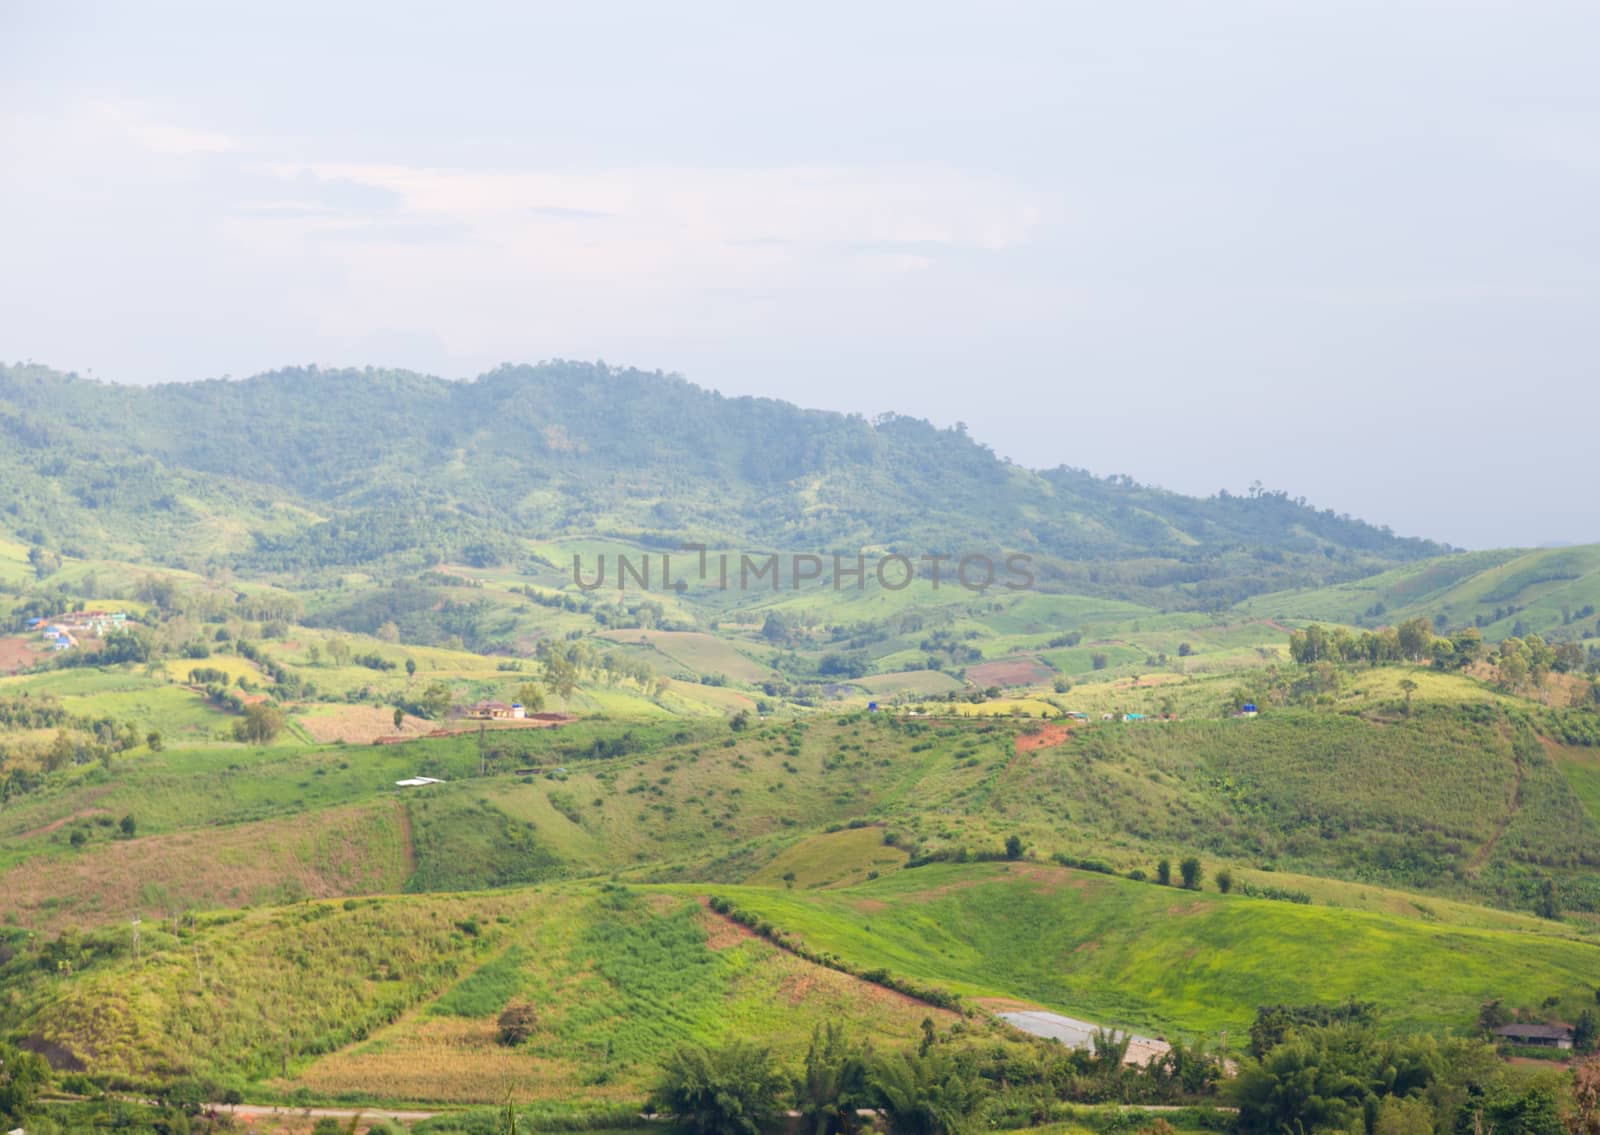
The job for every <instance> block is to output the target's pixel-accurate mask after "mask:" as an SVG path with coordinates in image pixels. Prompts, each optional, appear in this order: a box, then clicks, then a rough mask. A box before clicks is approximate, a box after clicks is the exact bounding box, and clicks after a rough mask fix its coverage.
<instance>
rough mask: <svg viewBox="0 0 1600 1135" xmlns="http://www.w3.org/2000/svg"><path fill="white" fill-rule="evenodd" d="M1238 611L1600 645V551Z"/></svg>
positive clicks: (1451, 563)
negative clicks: (1418, 623) (1427, 622)
mask: <svg viewBox="0 0 1600 1135" xmlns="http://www.w3.org/2000/svg"><path fill="white" fill-rule="evenodd" d="M1241 609H1242V610H1244V611H1247V612H1250V613H1252V614H1258V615H1265V616H1269V617H1272V618H1277V619H1292V620H1296V621H1312V620H1320V621H1323V622H1335V623H1345V624H1349V625H1352V626H1387V625H1391V624H1395V623H1399V622H1402V621H1404V620H1406V619H1411V618H1416V617H1418V616H1422V617H1425V618H1430V619H1433V618H1438V619H1442V620H1443V623H1444V625H1447V626H1450V627H1471V626H1476V627H1479V628H1480V629H1482V631H1483V633H1484V636H1485V637H1486V638H1488V639H1490V640H1492V641H1497V640H1499V639H1503V638H1506V637H1507V636H1509V635H1513V634H1515V635H1524V634H1528V633H1537V634H1542V635H1545V636H1547V637H1549V636H1552V635H1553V636H1555V637H1560V638H1564V639H1574V640H1586V639H1587V640H1600V544H1596V545H1587V546H1584V547H1575V548H1542V549H1538V550H1535V551H1519V550H1515V549H1503V550H1499V551H1492V552H1469V553H1463V554H1459V555H1454V556H1449V557H1446V558H1444V559H1432V560H1423V561H1421V562H1420V563H1415V564H1408V565H1406V566H1405V567H1400V568H1395V569H1393V570H1391V571H1386V572H1382V573H1380V574H1377V575H1373V576H1369V577H1368V578H1366V579H1361V580H1352V581H1347V582H1343V583H1339V584H1335V585H1332V586H1329V587H1325V588H1321V589H1317V590H1310V591H1292V592H1286V593H1283V594H1273V595H1260V596H1256V597H1254V598H1252V599H1249V600H1247V601H1246V602H1244V603H1243V604H1242V605H1241Z"/></svg>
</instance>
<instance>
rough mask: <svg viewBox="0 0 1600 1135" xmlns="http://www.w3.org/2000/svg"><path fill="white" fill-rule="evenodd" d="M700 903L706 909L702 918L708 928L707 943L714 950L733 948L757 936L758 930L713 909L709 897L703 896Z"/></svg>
mask: <svg viewBox="0 0 1600 1135" xmlns="http://www.w3.org/2000/svg"><path fill="white" fill-rule="evenodd" d="M700 905H701V906H703V907H705V910H706V913H705V918H704V919H702V920H701V921H702V922H703V923H704V924H705V928H706V945H707V946H710V947H711V948H712V949H713V950H731V949H732V948H733V947H735V946H737V945H738V944H739V943H740V942H743V941H744V940H745V939H747V938H755V937H757V935H756V932H755V931H754V930H751V929H750V928H749V927H748V926H745V925H743V924H742V923H738V922H735V921H734V920H733V919H731V918H729V917H728V916H727V915H725V914H718V913H717V912H716V911H714V910H712V909H711V900H710V899H709V898H706V897H705V896H701V898H700Z"/></svg>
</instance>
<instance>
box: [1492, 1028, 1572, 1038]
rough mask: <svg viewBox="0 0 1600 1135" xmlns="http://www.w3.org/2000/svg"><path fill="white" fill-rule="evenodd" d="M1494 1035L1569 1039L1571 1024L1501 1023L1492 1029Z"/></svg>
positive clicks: (1570, 1036)
mask: <svg viewBox="0 0 1600 1135" xmlns="http://www.w3.org/2000/svg"><path fill="white" fill-rule="evenodd" d="M1494 1035H1495V1036H1512V1037H1516V1036H1524V1037H1535V1038H1537V1039H1539V1040H1571V1039H1572V1026H1571V1025H1502V1026H1500V1027H1499V1028H1498V1029H1495V1030H1494Z"/></svg>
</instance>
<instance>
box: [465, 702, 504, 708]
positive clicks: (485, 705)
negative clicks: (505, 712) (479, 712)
mask: <svg viewBox="0 0 1600 1135" xmlns="http://www.w3.org/2000/svg"><path fill="white" fill-rule="evenodd" d="M472 708H473V709H510V708H511V707H510V706H509V705H507V704H506V703H505V702H503V701H481V702H478V703H477V704H476V705H474V706H473V707H472Z"/></svg>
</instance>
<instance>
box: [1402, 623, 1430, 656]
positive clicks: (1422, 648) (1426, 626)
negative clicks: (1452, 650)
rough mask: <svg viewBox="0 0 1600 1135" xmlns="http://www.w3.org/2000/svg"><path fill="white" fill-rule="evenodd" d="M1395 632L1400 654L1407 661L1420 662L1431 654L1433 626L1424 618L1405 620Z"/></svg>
mask: <svg viewBox="0 0 1600 1135" xmlns="http://www.w3.org/2000/svg"><path fill="white" fill-rule="evenodd" d="M1395 632H1396V633H1397V634H1398V635H1399V636H1400V654H1401V655H1402V657H1404V658H1406V659H1407V660H1408V661H1411V662H1422V661H1424V660H1425V659H1426V658H1427V657H1428V655H1429V654H1430V653H1431V647H1432V644H1433V625H1432V624H1431V623H1429V621H1428V620H1427V619H1426V618H1423V617H1421V616H1418V617H1417V618H1415V619H1407V620H1406V621H1405V622H1403V623H1401V624H1400V625H1399V626H1398V627H1396V628H1395Z"/></svg>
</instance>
